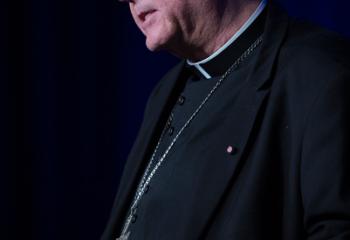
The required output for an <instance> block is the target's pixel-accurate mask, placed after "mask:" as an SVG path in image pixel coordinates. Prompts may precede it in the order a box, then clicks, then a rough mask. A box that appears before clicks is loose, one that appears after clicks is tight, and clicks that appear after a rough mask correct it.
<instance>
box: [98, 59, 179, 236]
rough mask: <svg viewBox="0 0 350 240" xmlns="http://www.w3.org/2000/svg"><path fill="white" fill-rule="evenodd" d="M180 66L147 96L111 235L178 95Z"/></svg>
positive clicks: (119, 223)
mask: <svg viewBox="0 0 350 240" xmlns="http://www.w3.org/2000/svg"><path fill="white" fill-rule="evenodd" d="M184 65H185V61H181V62H180V63H179V64H178V65H176V66H175V67H174V68H173V69H172V70H171V71H170V72H169V73H168V74H167V75H166V76H165V77H164V78H163V79H162V80H161V81H160V84H162V85H163V86H160V87H159V88H161V90H160V91H159V92H158V91H157V89H156V90H155V91H157V93H155V95H157V94H159V96H156V97H154V98H152V99H150V103H149V109H148V111H147V112H145V114H147V116H144V122H143V123H142V126H141V128H140V132H139V134H138V136H137V138H136V142H135V143H134V145H133V148H132V149H131V151H130V154H129V157H128V160H127V162H126V165H125V167H124V171H123V176H122V178H121V182H120V185H119V189H118V193H117V196H116V199H115V202H114V205H113V209H112V213H111V218H110V220H109V223H108V225H107V229H106V231H105V234H108V233H109V234H114V236H115V237H117V234H119V232H120V231H121V229H120V228H121V227H122V224H123V221H124V217H125V215H126V214H127V211H128V210H129V207H130V204H131V200H132V198H133V196H134V194H135V190H136V187H137V185H138V183H139V181H140V176H142V174H143V170H144V167H145V165H146V164H147V163H148V160H149V158H150V157H151V154H152V150H153V148H154V147H155V144H156V142H157V141H158V137H159V136H160V134H161V130H162V129H163V127H162V126H163V125H164V120H165V118H166V116H167V115H168V113H167V111H168V109H169V106H171V105H172V104H173V103H174V99H175V98H174V96H176V95H177V94H178V91H179V89H181V86H182V84H183V81H182V80H183V79H184V75H185V74H186V72H185V71H184V70H183V69H184ZM152 100H153V101H152ZM104 237H105V236H103V238H104ZM106 237H107V236H106ZM103 238H102V239H103Z"/></svg>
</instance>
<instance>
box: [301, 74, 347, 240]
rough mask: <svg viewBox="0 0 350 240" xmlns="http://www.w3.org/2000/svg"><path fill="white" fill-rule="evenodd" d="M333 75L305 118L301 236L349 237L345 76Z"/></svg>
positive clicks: (322, 237)
mask: <svg viewBox="0 0 350 240" xmlns="http://www.w3.org/2000/svg"><path fill="white" fill-rule="evenodd" d="M346 71H347V72H344V71H343V73H335V75H336V76H335V78H334V80H331V81H328V82H327V83H326V84H325V86H324V87H323V89H321V90H320V91H319V92H318V96H317V98H316V99H315V101H314V103H313V106H312V109H311V111H310V112H309V113H308V117H307V120H306V125H305V130H304V136H303V142H302V154H301V164H300V168H301V169H300V184H301V196H302V202H303V207H304V219H303V220H304V227H305V231H306V235H307V239H310V240H311V239H312V240H314V239H318V240H321V239H334V240H335V239H339V240H340V239H350V74H349V70H346Z"/></svg>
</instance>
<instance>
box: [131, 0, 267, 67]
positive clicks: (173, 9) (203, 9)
mask: <svg viewBox="0 0 350 240" xmlns="http://www.w3.org/2000/svg"><path fill="white" fill-rule="evenodd" d="M125 1H129V5H130V10H131V14H132V16H133V18H134V20H135V23H136V25H137V26H138V27H139V28H140V30H141V31H142V32H143V34H144V35H145V36H146V46H147V47H148V49H149V50H151V51H159V50H166V51H168V52H170V53H172V54H174V55H176V56H178V57H180V58H186V59H189V60H191V61H193V62H196V61H200V60H202V59H205V58H207V57H208V56H210V55H211V54H212V53H214V52H215V51H216V50H217V49H219V48H220V47H221V46H223V45H224V44H225V43H226V42H227V41H228V40H229V39H230V38H231V37H232V36H233V35H234V34H235V33H236V32H237V31H238V30H239V29H240V28H241V26H242V25H243V24H244V23H245V22H246V21H247V20H248V19H249V17H250V16H251V14H252V13H253V12H254V11H255V10H256V8H257V7H258V5H259V3H260V0H166V1H164V0H125Z"/></svg>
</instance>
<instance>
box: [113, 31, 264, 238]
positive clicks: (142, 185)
mask: <svg viewBox="0 0 350 240" xmlns="http://www.w3.org/2000/svg"><path fill="white" fill-rule="evenodd" d="M262 39H263V38H262V36H260V37H259V38H258V39H257V40H256V41H255V42H254V43H253V44H252V45H251V46H250V47H249V48H248V49H247V50H246V51H245V52H244V53H243V54H242V55H241V56H240V57H239V58H238V59H237V60H236V61H235V62H234V63H233V64H232V65H231V66H230V68H229V69H228V70H227V71H226V72H225V73H224V75H222V76H221V78H220V79H219V80H218V81H217V82H216V84H215V85H214V87H213V88H212V89H211V90H210V92H209V93H208V95H207V96H206V97H205V98H204V100H203V101H202V102H201V104H200V105H199V106H198V107H197V109H196V110H195V111H194V112H193V113H192V115H191V116H190V118H189V119H188V120H187V121H186V123H185V124H184V125H183V126H182V128H181V129H180V131H179V132H178V133H177V134H176V136H175V137H174V138H173V140H172V141H171V143H170V144H169V146H168V148H167V149H166V150H165V152H164V153H163V155H162V156H161V158H160V159H159V161H158V162H157V164H156V165H155V166H154V168H153V169H152V171H151V172H150V170H151V166H152V164H153V162H154V159H155V156H156V153H157V151H158V148H159V145H160V143H161V142H162V139H163V136H164V133H165V129H164V130H163V132H162V134H161V136H160V138H159V140H158V143H157V145H156V148H155V150H154V152H153V154H152V157H151V160H150V162H149V164H148V166H147V168H146V170H145V173H144V174H143V177H142V179H141V181H140V183H139V185H138V187H137V190H136V194H135V197H134V200H133V203H132V205H131V207H130V209H131V210H130V213H129V215H128V217H127V219H126V221H125V223H124V227H123V231H122V234H121V237H120V238H117V240H118V239H123V238H122V237H123V236H128V235H129V234H130V233H127V231H128V229H129V226H130V223H131V221H132V218H133V214H134V211H135V209H136V207H137V205H138V203H139V201H140V200H141V197H142V196H143V194H144V193H145V189H146V188H147V186H148V185H149V183H150V182H151V180H152V178H153V176H154V174H155V173H156V172H157V170H158V168H159V167H160V166H161V165H162V163H163V161H164V159H165V158H166V156H167V155H168V153H169V151H170V150H171V149H172V147H173V146H174V144H175V143H176V141H177V139H178V138H179V136H180V135H181V134H182V132H183V131H184V130H185V129H186V128H187V127H188V125H189V124H190V123H191V122H192V120H193V119H194V118H195V117H196V116H197V114H198V113H199V111H200V110H201V109H202V108H203V106H204V105H205V104H206V103H207V102H208V100H209V98H210V97H211V96H212V95H213V93H214V92H215V91H216V90H217V88H218V87H219V86H220V85H221V84H222V82H223V81H224V80H225V79H226V77H227V76H228V75H229V74H230V73H231V72H232V71H233V70H234V69H236V68H237V67H238V65H239V64H240V63H241V62H242V61H243V60H244V59H245V58H247V57H248V56H249V55H250V54H251V53H252V52H253V51H254V49H255V48H256V47H257V46H258V45H259V44H260V43H261V42H262ZM149 172H150V174H148V173H149Z"/></svg>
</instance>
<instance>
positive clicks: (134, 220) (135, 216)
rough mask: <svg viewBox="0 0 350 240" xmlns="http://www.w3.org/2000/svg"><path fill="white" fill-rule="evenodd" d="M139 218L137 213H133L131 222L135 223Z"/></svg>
mask: <svg viewBox="0 0 350 240" xmlns="http://www.w3.org/2000/svg"><path fill="white" fill-rule="evenodd" d="M136 220H137V215H136V214H133V215H132V217H131V222H132V223H135V222H136Z"/></svg>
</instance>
